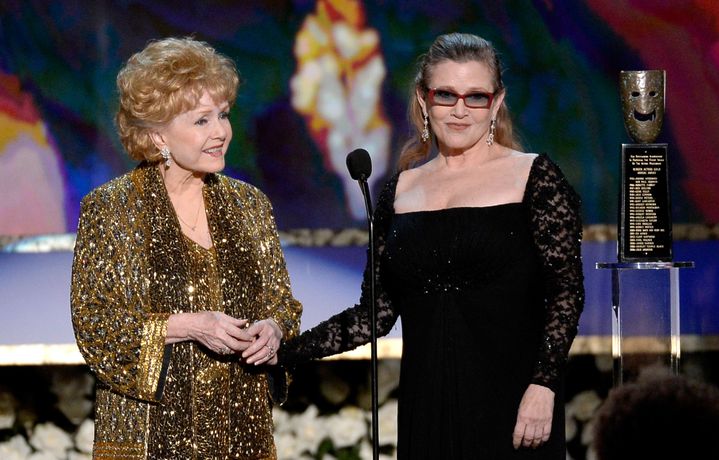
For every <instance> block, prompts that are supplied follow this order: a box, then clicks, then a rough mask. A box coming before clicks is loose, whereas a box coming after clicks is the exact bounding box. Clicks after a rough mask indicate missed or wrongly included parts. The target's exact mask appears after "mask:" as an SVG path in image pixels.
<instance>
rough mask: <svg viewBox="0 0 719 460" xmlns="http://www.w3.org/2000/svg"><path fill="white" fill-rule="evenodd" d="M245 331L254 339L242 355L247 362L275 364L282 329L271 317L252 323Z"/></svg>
mask: <svg viewBox="0 0 719 460" xmlns="http://www.w3.org/2000/svg"><path fill="white" fill-rule="evenodd" d="M246 332H247V333H248V334H250V335H252V336H254V337H255V341H254V342H253V343H252V345H250V346H249V347H248V348H247V349H246V350H245V351H243V352H242V357H243V358H245V359H246V360H247V364H255V365H259V364H277V349H278V348H279V347H280V341H281V340H282V330H281V329H280V327H279V326H278V325H277V323H276V322H275V321H274V320H273V319H270V318H268V319H263V320H261V321H257V322H256V323H253V324H252V325H251V326H250V327H249V328H247V330H246Z"/></svg>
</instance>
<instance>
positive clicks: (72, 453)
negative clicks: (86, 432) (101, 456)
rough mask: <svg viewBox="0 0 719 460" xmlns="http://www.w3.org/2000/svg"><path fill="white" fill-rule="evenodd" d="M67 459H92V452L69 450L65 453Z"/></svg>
mask: <svg viewBox="0 0 719 460" xmlns="http://www.w3.org/2000/svg"><path fill="white" fill-rule="evenodd" d="M67 460H92V454H91V453H84V452H75V451H74V450H71V451H70V452H69V453H68V454H67Z"/></svg>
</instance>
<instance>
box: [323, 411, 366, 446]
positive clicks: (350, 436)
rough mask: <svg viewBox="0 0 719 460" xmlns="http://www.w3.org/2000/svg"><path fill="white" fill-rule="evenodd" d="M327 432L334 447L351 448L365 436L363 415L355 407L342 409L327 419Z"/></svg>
mask: <svg viewBox="0 0 719 460" xmlns="http://www.w3.org/2000/svg"><path fill="white" fill-rule="evenodd" d="M327 430H328V432H329V435H330V439H331V440H332V444H333V445H334V446H335V447H337V448H342V447H348V446H352V445H354V444H356V443H357V442H358V441H359V440H360V439H362V437H363V436H364V435H366V434H367V420H366V418H365V413H364V412H363V411H362V410H361V409H359V408H357V407H351V406H347V407H343V408H342V409H340V411H339V413H338V414H336V415H332V416H330V417H329V418H328V420H327Z"/></svg>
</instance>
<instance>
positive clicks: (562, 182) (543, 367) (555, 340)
mask: <svg viewBox="0 0 719 460" xmlns="http://www.w3.org/2000/svg"><path fill="white" fill-rule="evenodd" d="M532 168H533V171H532V172H531V173H530V176H529V181H528V183H527V191H526V193H527V195H528V196H527V198H528V201H529V205H530V206H529V212H530V215H529V220H530V226H531V230H532V233H533V236H534V242H535V245H536V247H537V251H538V254H539V257H540V260H541V263H542V277H543V285H544V304H545V323H544V334H543V337H542V343H541V347H540V350H539V356H538V359H537V364H536V366H535V370H534V377H533V379H532V383H535V384H539V385H543V386H546V387H549V388H550V389H552V390H555V391H556V386H557V384H558V382H559V381H560V379H561V376H562V374H563V372H564V366H565V364H566V362H567V359H568V356H569V348H570V347H571V345H572V341H573V340H574V337H575V336H576V334H577V327H578V324H579V316H580V314H581V312H582V310H583V308H584V284H583V283H584V274H583V272H582V257H581V243H582V221H581V215H580V200H579V196H578V195H577V194H576V192H575V191H574V189H573V188H572V186H571V185H570V184H569V182H568V181H567V179H566V177H565V176H564V174H563V173H562V171H561V170H560V169H559V167H558V166H557V165H556V164H554V163H553V162H552V161H551V160H549V158H547V156H546V155H540V156H538V157H537V159H536V160H535V164H533V165H532Z"/></svg>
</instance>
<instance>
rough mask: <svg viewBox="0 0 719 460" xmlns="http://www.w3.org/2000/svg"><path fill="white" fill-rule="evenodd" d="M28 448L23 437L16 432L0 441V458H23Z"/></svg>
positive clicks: (20, 459) (28, 450)
mask: <svg viewBox="0 0 719 460" xmlns="http://www.w3.org/2000/svg"><path fill="white" fill-rule="evenodd" d="M30 450H31V449H30V446H29V445H28V444H27V441H25V438H24V437H22V436H21V435H19V434H18V435H15V436H13V437H12V438H10V439H9V440H7V441H5V442H3V443H0V458H2V459H3V460H25V459H26V458H27V456H28V454H29V453H30Z"/></svg>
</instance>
